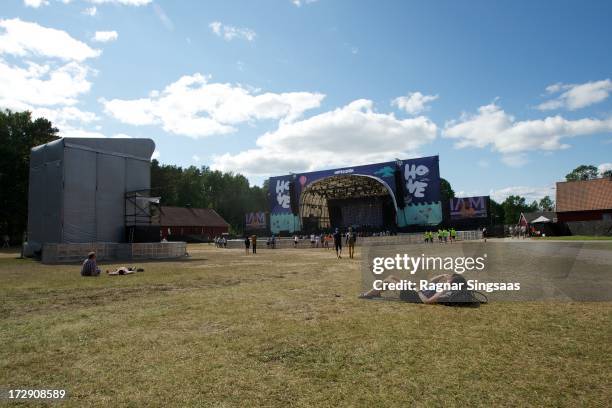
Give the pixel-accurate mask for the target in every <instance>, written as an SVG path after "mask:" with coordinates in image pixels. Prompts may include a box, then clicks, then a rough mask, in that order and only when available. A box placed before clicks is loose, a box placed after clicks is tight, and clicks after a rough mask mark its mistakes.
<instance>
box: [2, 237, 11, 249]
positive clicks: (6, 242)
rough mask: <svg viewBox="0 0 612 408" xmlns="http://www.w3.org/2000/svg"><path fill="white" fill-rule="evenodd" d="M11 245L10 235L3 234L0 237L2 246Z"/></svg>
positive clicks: (7, 246)
mask: <svg viewBox="0 0 612 408" xmlns="http://www.w3.org/2000/svg"><path fill="white" fill-rule="evenodd" d="M10 246H11V237H9V236H8V234H4V236H3V237H2V248H9V247H10Z"/></svg>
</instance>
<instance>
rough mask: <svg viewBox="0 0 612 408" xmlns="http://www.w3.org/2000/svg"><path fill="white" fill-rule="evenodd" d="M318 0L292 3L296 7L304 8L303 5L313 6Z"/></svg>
mask: <svg viewBox="0 0 612 408" xmlns="http://www.w3.org/2000/svg"><path fill="white" fill-rule="evenodd" d="M317 1H318V0H291V3H293V5H294V6H296V7H302V4H312V3H316V2H317Z"/></svg>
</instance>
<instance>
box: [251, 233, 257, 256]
mask: <svg viewBox="0 0 612 408" xmlns="http://www.w3.org/2000/svg"><path fill="white" fill-rule="evenodd" d="M251 246H252V247H253V254H256V253H257V235H255V234H253V235H251Z"/></svg>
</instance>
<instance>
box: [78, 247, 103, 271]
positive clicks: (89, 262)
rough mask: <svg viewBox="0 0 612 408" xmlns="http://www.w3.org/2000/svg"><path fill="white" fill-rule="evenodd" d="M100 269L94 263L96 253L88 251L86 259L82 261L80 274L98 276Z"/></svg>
mask: <svg viewBox="0 0 612 408" xmlns="http://www.w3.org/2000/svg"><path fill="white" fill-rule="evenodd" d="M99 275H100V269H99V268H98V265H97V264H96V253H95V252H90V253H89V254H87V259H85V260H84V261H83V267H82V268H81V276H99Z"/></svg>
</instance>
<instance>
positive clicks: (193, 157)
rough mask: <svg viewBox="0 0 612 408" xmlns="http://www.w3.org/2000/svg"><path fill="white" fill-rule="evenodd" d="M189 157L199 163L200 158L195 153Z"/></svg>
mask: <svg viewBox="0 0 612 408" xmlns="http://www.w3.org/2000/svg"><path fill="white" fill-rule="evenodd" d="M191 159H192V160H193V161H194V162H196V163H199V162H200V160H202V159H201V158H200V156H198V155H197V154H194V155H193V156H191Z"/></svg>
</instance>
